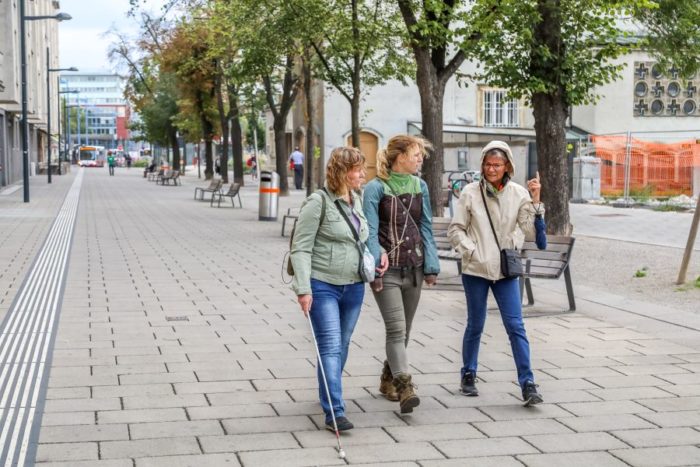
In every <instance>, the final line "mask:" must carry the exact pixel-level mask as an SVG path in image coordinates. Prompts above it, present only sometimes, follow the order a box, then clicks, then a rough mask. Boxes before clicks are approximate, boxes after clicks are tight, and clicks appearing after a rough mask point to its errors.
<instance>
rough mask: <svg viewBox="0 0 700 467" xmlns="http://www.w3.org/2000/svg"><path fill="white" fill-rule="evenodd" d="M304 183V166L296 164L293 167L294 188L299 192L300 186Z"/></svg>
mask: <svg viewBox="0 0 700 467" xmlns="http://www.w3.org/2000/svg"><path fill="white" fill-rule="evenodd" d="M303 181H304V166H303V165H301V164H296V165H295V166H294V187H295V188H296V189H297V190H301V185H302V183H303Z"/></svg>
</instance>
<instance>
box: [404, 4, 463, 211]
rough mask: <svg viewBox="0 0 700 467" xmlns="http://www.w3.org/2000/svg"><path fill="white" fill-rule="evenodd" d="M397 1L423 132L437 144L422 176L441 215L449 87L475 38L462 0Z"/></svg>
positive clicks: (431, 201) (433, 204) (432, 205)
mask: <svg viewBox="0 0 700 467" xmlns="http://www.w3.org/2000/svg"><path fill="white" fill-rule="evenodd" d="M397 1H398V5H399V9H400V11H401V16H402V17H403V20H404V23H405V25H406V30H407V33H408V37H409V45H410V47H411V49H412V50H413V55H414V57H415V61H416V85H417V86H418V92H419V94H420V106H421V122H422V123H421V124H422V129H421V133H422V134H423V136H424V137H426V138H427V139H428V140H429V141H430V142H431V143H432V145H433V150H432V154H431V157H429V158H428V159H426V160H425V161H424V162H423V168H422V177H423V178H424V179H425V181H426V183H427V185H428V190H429V192H430V204H431V207H432V210H433V214H434V215H436V216H441V215H442V210H443V205H442V190H441V188H442V174H443V172H444V170H445V161H444V158H443V149H444V144H443V133H442V129H443V102H444V97H445V87H446V86H447V82H448V81H449V80H450V79H451V78H452V77H453V76H454V75H455V73H456V72H457V70H458V69H459V67H460V66H461V65H462V63H463V62H464V60H465V59H466V57H467V55H466V54H465V52H464V50H463V49H460V48H459V46H460V45H462V44H464V43H465V41H466V40H468V39H469V40H471V39H472V38H471V36H470V35H469V34H470V33H469V31H468V30H467V29H466V27H465V23H464V20H465V17H464V15H465V5H463V4H462V2H461V1H460V0H443V1H438V0H430V1H423V2H417V1H415V0H397Z"/></svg>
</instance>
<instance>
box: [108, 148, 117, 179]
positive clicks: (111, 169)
mask: <svg viewBox="0 0 700 467" xmlns="http://www.w3.org/2000/svg"><path fill="white" fill-rule="evenodd" d="M116 163H117V161H116V159H115V158H114V154H113V153H112V151H109V152H108V153H107V166H108V167H109V175H110V177H111V176H113V175H114V166H115V164H116Z"/></svg>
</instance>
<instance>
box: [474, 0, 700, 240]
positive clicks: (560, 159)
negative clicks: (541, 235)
mask: <svg viewBox="0 0 700 467" xmlns="http://www.w3.org/2000/svg"><path fill="white" fill-rule="evenodd" d="M671 4H673V5H671ZM660 5H661V8H660ZM698 8H699V7H698V2H697V1H696V0H682V1H675V0H674V1H673V2H671V1H661V2H654V1H651V0H622V1H615V2H610V1H607V0H569V1H564V0H498V1H497V0H482V1H477V2H476V4H475V6H474V9H473V10H472V12H471V13H472V14H473V15H474V16H473V23H472V25H473V27H474V28H475V29H476V30H478V31H479V34H480V35H481V37H480V40H479V41H478V43H477V45H476V46H475V45H474V43H472V42H469V43H466V44H465V50H467V51H469V52H470V53H475V54H476V56H477V57H478V59H479V60H480V61H481V62H482V63H483V65H484V72H483V78H484V79H485V80H486V81H487V82H489V83H490V84H493V85H497V86H501V87H503V88H506V89H508V90H509V92H510V94H511V96H513V97H517V98H525V99H526V100H527V102H528V103H530V105H531V106H532V109H533V115H534V118H535V133H536V142H537V158H538V168H539V171H540V176H541V178H542V186H543V188H542V200H543V202H544V203H545V205H546V206H547V211H548V214H547V218H548V221H547V224H548V230H549V232H550V233H553V234H569V233H570V232H571V225H570V222H569V206H568V201H569V199H568V179H569V176H568V166H567V156H566V154H567V150H566V128H565V126H566V119H567V117H568V116H569V108H570V107H571V106H573V105H581V104H589V103H594V102H596V99H597V97H598V96H597V94H596V87H598V86H601V85H603V84H606V83H609V82H611V81H613V80H615V79H617V78H618V77H619V75H620V71H621V69H622V65H620V64H619V63H616V62H615V61H614V59H616V58H618V57H620V56H621V55H623V54H624V53H626V52H627V51H628V50H629V49H628V47H627V45H626V44H627V43H629V42H630V41H629V37H630V36H632V33H631V32H630V19H631V20H633V22H634V21H635V20H636V24H637V26H641V30H642V31H643V32H644V35H643V36H642V37H638V38H637V44H636V47H650V50H652V49H653V46H657V47H659V46H662V47H659V48H658V49H657V50H658V51H659V52H661V53H665V54H667V56H669V57H672V58H674V61H676V60H677V61H678V63H679V64H680V63H682V64H683V66H684V67H685V68H684V69H686V70H688V69H690V68H693V67H695V68H697V58H698V53H699V52H698V50H699V49H698V35H699V34H700V33H699V32H698V31H700V29H699V28H698V27H697V24H698V23H697V20H698ZM623 18H627V21H622V19H623ZM669 21H670V22H669ZM693 21H694V22H693ZM691 22H693V23H692V26H691ZM626 37H627V39H626V40H624V41H622V40H621V39H623V38H626ZM659 38H663V40H661V41H659ZM673 41H677V42H673ZM668 44H675V45H674V46H673V47H674V48H677V50H676V51H675V52H674V50H670V49H669V47H668ZM693 47H694V48H693Z"/></svg>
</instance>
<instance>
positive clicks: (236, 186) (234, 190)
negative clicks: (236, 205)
mask: <svg viewBox="0 0 700 467" xmlns="http://www.w3.org/2000/svg"><path fill="white" fill-rule="evenodd" d="M240 189H241V184H240V183H232V184H231V186H229V187H228V191H227V192H226V196H236V195H237V194H238V191H239V190H240Z"/></svg>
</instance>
